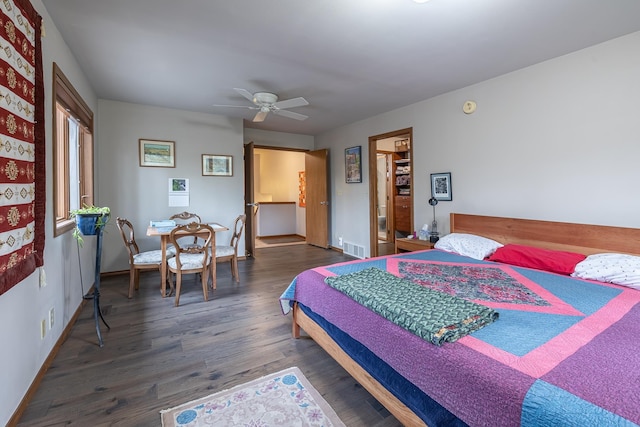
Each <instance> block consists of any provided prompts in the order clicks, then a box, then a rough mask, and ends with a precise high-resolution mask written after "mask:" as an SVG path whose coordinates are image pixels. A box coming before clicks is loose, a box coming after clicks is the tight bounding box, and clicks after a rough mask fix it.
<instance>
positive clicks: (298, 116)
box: [273, 110, 309, 120]
mask: <svg viewBox="0 0 640 427" xmlns="http://www.w3.org/2000/svg"><path fill="white" fill-rule="evenodd" d="M273 113H274V114H277V115H279V116H284V117H288V118H290V119H296V120H306V119H308V118H309V116H305V115H304V114H299V113H294V112H293V111H288V110H274V111H273Z"/></svg>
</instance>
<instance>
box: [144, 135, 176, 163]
mask: <svg viewBox="0 0 640 427" xmlns="http://www.w3.org/2000/svg"><path fill="white" fill-rule="evenodd" d="M138 142H139V145H140V147H139V154H140V166H145V167H157V168H175V167H176V152H175V142H174V141H157V140H154V139H139V140H138Z"/></svg>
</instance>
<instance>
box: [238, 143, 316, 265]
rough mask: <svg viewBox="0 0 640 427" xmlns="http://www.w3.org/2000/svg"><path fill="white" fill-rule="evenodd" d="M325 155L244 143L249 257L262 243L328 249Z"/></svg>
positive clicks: (246, 234) (271, 245)
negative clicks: (312, 246) (302, 245)
mask: <svg viewBox="0 0 640 427" xmlns="http://www.w3.org/2000/svg"><path fill="white" fill-rule="evenodd" d="M327 156H328V150H319V151H308V150H304V149H292V148H280V147H271V146H258V145H255V144H254V143H249V144H246V145H245V150H244V157H245V159H244V165H245V171H244V172H245V176H244V179H245V213H246V215H247V222H246V226H245V247H246V248H247V256H255V254H256V249H257V248H264V247H275V246H290V245H295V244H301V243H302V244H304V243H307V244H311V245H316V246H321V247H328V206H329V203H328V199H327V197H328V194H327V189H328V185H327V184H328V180H327V171H328V163H327ZM310 158H311V159H314V161H313V162H310ZM316 158H319V160H315V159H316ZM316 199H318V200H316ZM309 205H311V206H316V205H317V206H316V208H315V209H307V207H308V206H309ZM310 213H312V214H314V215H311V216H310V215H309V214H310ZM323 230H324V232H323Z"/></svg>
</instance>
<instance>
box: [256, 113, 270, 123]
mask: <svg viewBox="0 0 640 427" xmlns="http://www.w3.org/2000/svg"><path fill="white" fill-rule="evenodd" d="M267 114H269V112H268V111H258V113H257V114H256V116H255V117H254V118H253V121H254V122H264V119H266V118H267Z"/></svg>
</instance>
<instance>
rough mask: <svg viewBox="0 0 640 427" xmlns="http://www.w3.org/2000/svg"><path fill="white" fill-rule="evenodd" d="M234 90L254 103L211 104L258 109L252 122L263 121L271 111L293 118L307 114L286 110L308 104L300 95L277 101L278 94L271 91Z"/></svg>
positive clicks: (298, 118)
mask: <svg viewBox="0 0 640 427" xmlns="http://www.w3.org/2000/svg"><path fill="white" fill-rule="evenodd" d="M234 90H235V91H236V92H238V93H239V94H240V95H242V96H244V97H245V98H247V99H248V100H249V101H251V102H253V104H254V105H252V106H249V105H218V104H216V105H213V106H214V107H235V108H248V109H250V110H258V112H257V113H256V115H255V117H254V118H253V121H254V122H263V121H264V119H265V118H266V117H267V114H269V113H273V114H277V115H279V116H283V117H288V118H290V119H295V120H305V119H308V118H309V116H305V115H304V114H300V113H294V112H293V111H287V108H295V107H302V106H304V105H309V103H308V102H307V100H306V99H304V98H302V97H298V98H291V99H285V100H283V101H278V95H276V94H275V93H271V92H256V93H251V92H249V91H248V90H246V89H240V88H234Z"/></svg>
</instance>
